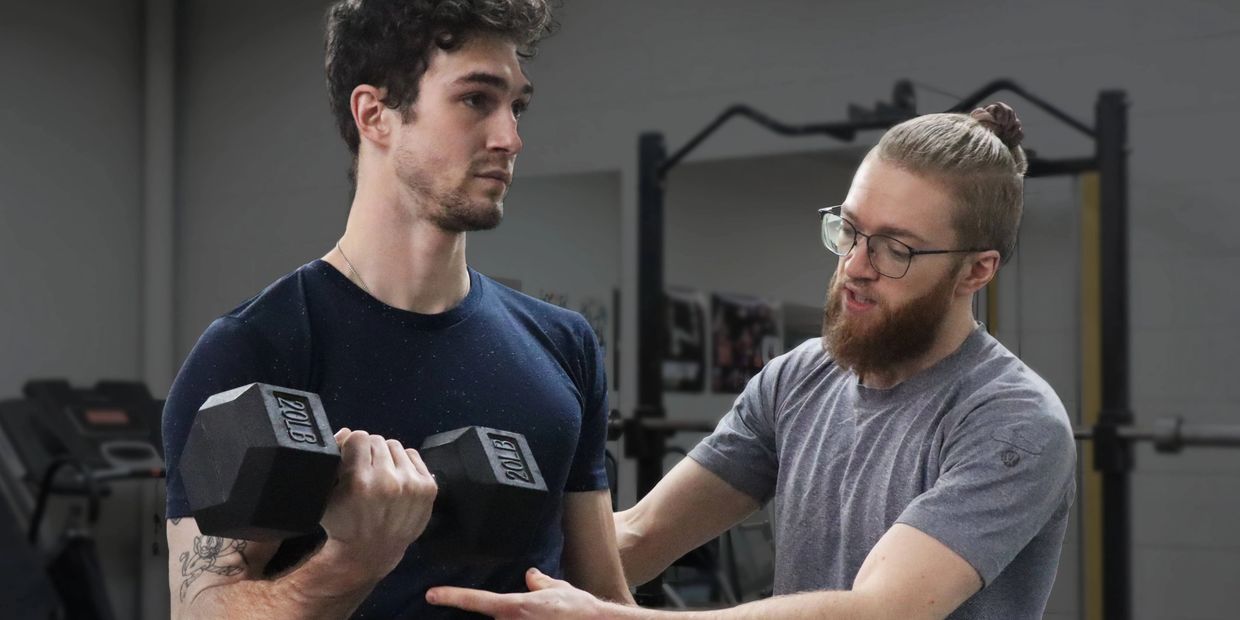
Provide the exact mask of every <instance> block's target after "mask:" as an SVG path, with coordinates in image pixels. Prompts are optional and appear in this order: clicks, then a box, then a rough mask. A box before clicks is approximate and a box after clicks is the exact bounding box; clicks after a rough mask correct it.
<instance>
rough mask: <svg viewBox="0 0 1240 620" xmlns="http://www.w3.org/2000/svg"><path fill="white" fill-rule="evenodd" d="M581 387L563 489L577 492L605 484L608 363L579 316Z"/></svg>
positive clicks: (586, 325)
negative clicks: (579, 409) (577, 420)
mask: <svg viewBox="0 0 1240 620" xmlns="http://www.w3.org/2000/svg"><path fill="white" fill-rule="evenodd" d="M581 323H582V326H581V342H582V346H581V352H580V358H579V359H580V360H581V362H582V364H581V367H582V372H580V373H579V376H580V377H581V379H580V381H581V384H582V385H581V389H582V395H583V396H584V398H583V400H582V402H583V406H582V407H583V408H582V412H581V414H582V415H581V432H580V434H579V435H578V437H577V450H576V452H575V453H574V454H573V463H572V466H571V467H570V468H569V472H568V479H567V480H566V481H565V484H564V491H565V492H568V493H577V492H584V491H598V490H600V489H606V488H607V468H606V456H605V453H606V450H607V414H608V413H609V410H608V408H607V366H606V365H605V363H604V360H603V348H602V347H601V346H599V343H598V338H597V337H596V336H595V335H594V330H593V329H591V328H590V326H589V324H588V323H586V322H585V319H581Z"/></svg>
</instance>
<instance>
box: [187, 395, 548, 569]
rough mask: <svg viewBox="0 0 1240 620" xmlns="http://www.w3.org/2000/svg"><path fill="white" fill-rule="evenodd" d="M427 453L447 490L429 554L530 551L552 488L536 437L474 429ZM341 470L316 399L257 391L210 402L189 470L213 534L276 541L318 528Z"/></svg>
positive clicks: (203, 520)
mask: <svg viewBox="0 0 1240 620" xmlns="http://www.w3.org/2000/svg"><path fill="white" fill-rule="evenodd" d="M418 452H419V454H421V456H422V460H423V462H425V463H426V467H427V469H429V470H430V472H431V473H432V474H433V475H434V476H435V482H436V484H438V485H439V492H438V495H437V496H436V498H435V505H434V508H433V509H432V514H431V522H430V525H429V526H428V528H427V531H426V532H425V533H424V534H423V535H422V536H421V537H420V538H419V541H418V542H419V545H421V546H422V547H423V548H424V549H425V550H426V552H427V553H429V554H432V555H435V556H439V554H441V553H450V554H452V555H453V556H456V557H459V558H462V559H473V560H485V559H488V558H492V559H504V558H512V557H516V556H518V555H520V554H521V553H522V552H523V551H525V550H526V549H527V548H528V547H529V544H530V538H531V536H532V535H533V533H534V532H536V531H537V530H538V528H537V524H538V522H539V520H540V519H541V518H542V516H543V514H542V511H543V510H546V509H547V506H546V496H547V485H546V482H545V481H544V480H543V477H542V472H540V471H539V469H538V464H537V463H536V462H535V461H534V456H533V454H531V452H530V447H529V444H528V443H527V442H526V440H525V436H523V435H521V434H520V433H512V432H508V431H501V430H496V429H492V428H485V427H481V426H470V427H466V428H460V429H457V430H453V431H448V432H445V433H439V434H437V435H432V436H430V437H428V438H427V439H426V440H425V441H424V442H423V443H422V446H421V447H420V448H418ZM339 465H340V450H339V448H338V447H337V445H336V441H335V438H334V437H333V436H332V431H331V429H330V427H329V426H328V423H327V415H326V413H324V411H323V403H322V401H320V400H319V397H318V395H317V394H313V393H311V392H303V391H300V390H292V389H288V388H282V387H276V386H273V385H267V384H263V383H252V384H250V385H246V386H242V387H239V388H236V389H233V390H229V391H227V392H221V393H219V394H216V395H214V396H212V397H210V398H208V399H207V401H206V402H205V403H203V405H202V408H201V409H200V410H199V411H198V414H197V416H195V418H194V423H193V426H192V427H191V429H190V433H189V439H188V440H187V442H186V444H185V449H184V452H183V453H182V455H181V461H180V472H181V477H182V479H183V480H184V484H185V492H186V494H187V495H188V497H189V504H190V509H191V510H192V511H193V513H194V519H195V520H196V521H197V524H198V528H199V530H201V531H202V532H203V533H204V534H208V535H211V536H221V537H227V538H241V539H246V540H268V541H269V540H280V539H284V538H289V537H292V536H298V535H302V534H308V533H311V532H314V531H315V528H316V527H317V526H318V523H319V520H320V519H322V517H323V512H324V510H325V509H326V508H327V500H328V497H329V496H330V495H331V491H332V487H333V486H334V485H335V483H336V475H337V470H338V469H339Z"/></svg>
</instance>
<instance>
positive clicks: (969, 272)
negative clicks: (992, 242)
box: [956, 250, 999, 295]
mask: <svg viewBox="0 0 1240 620" xmlns="http://www.w3.org/2000/svg"><path fill="white" fill-rule="evenodd" d="M998 272H999V253H998V252H996V251H995V250H986V251H985V252H978V253H976V254H973V255H971V256H969V258H968V259H967V260H966V261H965V263H964V265H962V266H961V273H960V279H959V280H957V282H956V292H957V293H958V294H961V295H972V294H974V293H976V292H978V291H980V290H982V289H983V288H985V287H986V285H987V284H990V281H991V280H993V279H995V274H996V273H998Z"/></svg>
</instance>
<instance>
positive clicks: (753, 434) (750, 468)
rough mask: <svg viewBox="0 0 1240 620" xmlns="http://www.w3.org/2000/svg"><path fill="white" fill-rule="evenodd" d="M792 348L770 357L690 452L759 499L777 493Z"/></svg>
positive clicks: (765, 498)
mask: <svg viewBox="0 0 1240 620" xmlns="http://www.w3.org/2000/svg"><path fill="white" fill-rule="evenodd" d="M794 353H796V351H794V352H792V353H788V354H786V355H782V356H780V357H777V358H775V359H774V360H771V362H770V363H768V364H767V365H766V366H764V367H763V368H762V370H761V371H759V372H758V374H757V375H754V377H753V378H752V379H750V380H749V383H747V384H746V385H745V389H744V391H742V392H741V395H740V396H738V397H737V398H736V402H734V403H733V404H732V409H731V410H729V411H728V413H727V415H725V416H723V419H721V420H719V425H718V426H716V427H715V432H714V433H712V434H711V435H710V436H708V437H706V438H705V439H703V440H702V441H701V443H699V444H698V445H697V446H695V447H694V448H693V450H691V451H690V452H689V458H691V459H693V460H694V461H696V462H697V463H698V464H699V465H701V466H703V467H705V468H706V469H707V470H709V471H710V472H712V473H714V474H715V475H716V476H719V477H720V478H722V479H723V480H724V482H727V483H728V484H730V485H732V487H734V488H735V489H737V490H738V491H741V492H742V493H745V494H746V495H749V496H750V497H753V498H754V499H755V500H757V501H758V503H761V504H765V503H766V502H767V501H769V500H770V499H771V497H772V496H773V495H774V494H775V480H776V477H777V476H778V474H779V459H778V455H777V450H776V440H775V424H776V415H775V412H776V403H777V399H778V397H779V394H778V392H779V390H778V388H779V384H780V381H781V377H782V375H783V374H784V372H785V370H786V368H785V367H786V366H787V365H788V363H789V362H788V360H789V359H790V357H791V356H792V355H793V354H794Z"/></svg>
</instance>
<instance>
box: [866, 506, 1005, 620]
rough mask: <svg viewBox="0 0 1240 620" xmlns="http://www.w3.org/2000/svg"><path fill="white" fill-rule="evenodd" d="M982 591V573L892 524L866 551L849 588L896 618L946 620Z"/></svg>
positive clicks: (946, 550)
mask: <svg viewBox="0 0 1240 620" xmlns="http://www.w3.org/2000/svg"><path fill="white" fill-rule="evenodd" d="M981 589H982V577H981V575H980V574H979V573H978V572H977V570H976V569H975V568H973V566H972V565H971V564H969V563H968V562H967V561H966V560H965V559H964V558H963V557H961V556H960V555H959V554H957V553H956V552H955V551H953V550H952V549H951V548H950V547H948V546H947V545H945V544H943V543H941V542H939V541H938V540H937V539H935V538H934V537H932V536H930V535H928V534H926V533H924V532H922V531H920V530H918V529H916V528H914V527H911V526H908V525H904V524H902V523H897V524H895V525H894V526H892V527H891V529H890V530H887V533H885V534H883V537H882V538H880V539H879V541H878V544H876V545H874V548H873V549H871V550H870V554H869V555H868V556H866V558H865V562H864V563H862V565H861V570H860V571H859V572H858V573H857V578H856V580H855V581H854V582H853V591H854V592H856V593H858V594H863V595H872V597H873V598H874V600H876V601H881V602H882V605H883V606H884V607H886V608H887V609H888V610H889V611H890V612H891V613H892V614H894V615H895V616H898V617H901V618H946V617H947V616H948V614H950V613H952V612H953V611H955V609H956V608H957V607H959V606H960V605H962V604H963V603H964V602H965V601H966V600H968V599H969V597H971V596H973V595H974V594H975V593H977V592H978V591H979V590H981Z"/></svg>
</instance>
